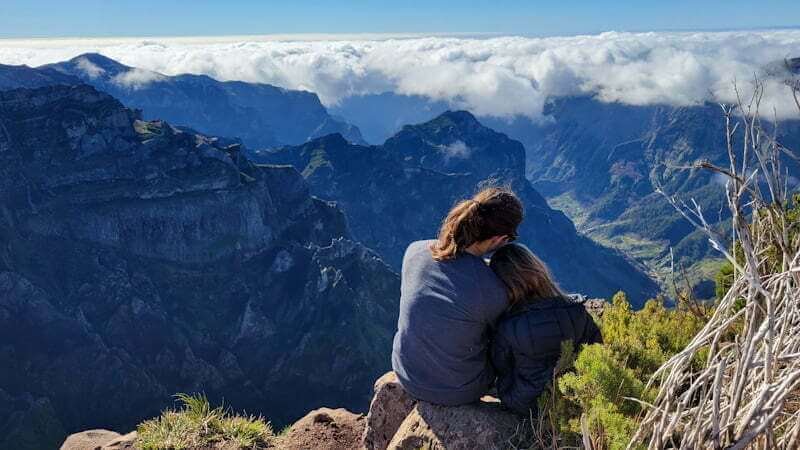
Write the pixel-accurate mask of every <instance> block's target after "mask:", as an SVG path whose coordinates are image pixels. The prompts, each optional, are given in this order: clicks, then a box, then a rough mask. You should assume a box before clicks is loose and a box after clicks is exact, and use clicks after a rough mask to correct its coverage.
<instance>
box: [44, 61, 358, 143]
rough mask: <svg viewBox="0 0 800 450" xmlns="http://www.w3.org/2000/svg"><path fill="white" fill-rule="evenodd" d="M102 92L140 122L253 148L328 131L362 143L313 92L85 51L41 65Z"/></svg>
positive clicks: (301, 141)
mask: <svg viewBox="0 0 800 450" xmlns="http://www.w3.org/2000/svg"><path fill="white" fill-rule="evenodd" d="M41 70H48V71H54V72H57V73H61V74H67V75H69V76H73V77H76V78H78V79H80V80H81V81H82V82H84V83H86V84H89V85H92V86H94V87H96V88H97V89H98V90H101V91H104V92H107V93H109V94H111V95H113V96H114V97H115V98H117V99H119V100H120V101H121V102H122V103H123V104H125V105H126V106H128V107H130V108H136V109H141V110H142V111H143V115H144V118H146V119H163V120H167V121H169V122H171V123H173V124H175V125H183V126H188V127H191V128H194V129H197V130H200V131H201V132H203V133H211V134H216V135H221V136H230V137H238V138H240V139H242V141H243V142H244V143H245V144H246V145H248V146H250V147H253V148H264V147H273V146H277V145H285V144H300V143H303V142H305V141H307V140H309V139H311V138H314V137H318V136H323V135H325V134H329V133H342V135H344V136H346V137H347V138H348V139H349V140H351V141H353V142H363V140H362V138H361V133H360V132H359V130H358V128H357V127H355V126H353V125H350V124H347V123H344V122H343V121H341V120H338V119H336V118H334V117H332V116H331V115H330V114H328V111H327V110H326V109H325V107H324V106H323V105H322V103H320V101H319V98H318V97H317V95H316V94H314V93H312V92H306V91H293V90H288V89H283V88H279V87H276V86H272V85H268V84H260V83H245V82H240V81H227V82H223V81H218V80H215V79H213V78H211V77H208V76H205V75H190V74H185V75H176V76H167V75H163V74H160V73H156V72H151V71H148V70H144V69H139V68H135V67H129V66H126V65H124V64H120V63H119V62H117V61H114V60H113V59H110V58H107V57H105V56H102V55H99V54H96V53H90V54H85V55H80V56H77V57H75V58H73V59H71V60H69V61H65V62H62V63H58V64H51V65H49V66H44V67H43V68H41Z"/></svg>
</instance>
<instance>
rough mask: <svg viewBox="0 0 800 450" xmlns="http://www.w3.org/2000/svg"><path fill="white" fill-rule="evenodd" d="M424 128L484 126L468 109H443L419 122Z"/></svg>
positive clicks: (467, 128)
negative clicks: (423, 121) (430, 117)
mask: <svg viewBox="0 0 800 450" xmlns="http://www.w3.org/2000/svg"><path fill="white" fill-rule="evenodd" d="M421 126H423V127H425V128H451V127H454V128H457V129H460V130H474V129H480V128H486V127H484V126H483V125H482V124H481V123H480V122H478V119H476V118H475V116H473V115H472V113H470V112H469V111H464V110H459V111H449V110H448V111H445V112H443V113H441V114H439V115H438V116H437V117H435V118H433V119H431V120H429V121H428V122H425V123H423V124H421Z"/></svg>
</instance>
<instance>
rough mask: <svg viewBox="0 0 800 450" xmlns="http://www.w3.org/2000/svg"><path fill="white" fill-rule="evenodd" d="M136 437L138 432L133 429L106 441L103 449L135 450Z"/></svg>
mask: <svg viewBox="0 0 800 450" xmlns="http://www.w3.org/2000/svg"><path fill="white" fill-rule="evenodd" d="M136 437H137V434H136V432H135V431H132V432H130V433H128V434H126V435H123V436H120V437H118V438H115V439H112V440H111V441H110V442H108V443H106V444H105V445H104V446H103V447H102V448H101V450H133V449H135V448H136Z"/></svg>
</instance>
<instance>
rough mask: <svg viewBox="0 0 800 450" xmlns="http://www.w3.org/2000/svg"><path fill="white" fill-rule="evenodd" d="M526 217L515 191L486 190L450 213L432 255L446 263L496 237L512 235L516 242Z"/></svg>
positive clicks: (458, 205)
mask: <svg viewBox="0 0 800 450" xmlns="http://www.w3.org/2000/svg"><path fill="white" fill-rule="evenodd" d="M522 214H523V213H522V203H521V202H520V201H519V199H518V198H517V195H516V194H514V192H513V191H511V190H510V189H507V188H500V187H490V188H485V189H483V190H481V191H480V192H478V193H477V194H475V196H474V197H472V198H471V199H469V200H461V201H460V202H458V203H457V204H456V205H455V206H454V207H453V209H451V210H450V212H449V213H448V214H447V217H445V219H444V221H443V222H442V227H441V228H440V229H439V238H438V239H437V240H436V242H434V243H433V245H431V255H433V259H435V260H437V261H443V260H447V259H452V258H455V257H456V255H458V253H459V252H462V251H464V249H466V248H467V247H469V246H470V245H472V244H474V243H476V242H481V241H485V240H486V239H489V238H491V237H494V236H503V235H508V236H509V237H511V238H512V239H515V238H516V235H517V227H518V226H519V224H520V222H522Z"/></svg>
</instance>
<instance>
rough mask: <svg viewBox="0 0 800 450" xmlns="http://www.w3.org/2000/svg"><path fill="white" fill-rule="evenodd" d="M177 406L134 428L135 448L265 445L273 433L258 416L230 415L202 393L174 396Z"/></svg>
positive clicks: (172, 449) (165, 449) (159, 449)
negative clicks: (212, 405) (136, 435)
mask: <svg viewBox="0 0 800 450" xmlns="http://www.w3.org/2000/svg"><path fill="white" fill-rule="evenodd" d="M175 397H176V398H177V399H178V400H179V401H180V403H181V406H180V407H179V408H178V409H174V410H167V411H164V412H163V413H162V414H161V415H160V416H159V417H156V418H154V419H150V420H147V421H145V422H142V423H141V424H139V426H138V427H137V432H138V439H137V444H136V445H137V447H138V448H140V449H142V450H181V449H190V448H210V449H213V448H223V447H224V448H239V449H253V450H258V449H264V448H268V447H269V446H270V445H271V443H272V441H273V439H274V437H275V435H274V433H273V431H272V426H271V425H270V424H269V422H266V421H264V420H263V419H262V418H261V417H254V416H240V415H234V414H231V413H230V412H229V411H228V410H226V409H224V408H223V407H221V406H220V407H216V408H213V407H211V405H210V403H209V401H208V398H206V396H205V395H202V394H196V395H187V394H177V395H176V396H175Z"/></svg>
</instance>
